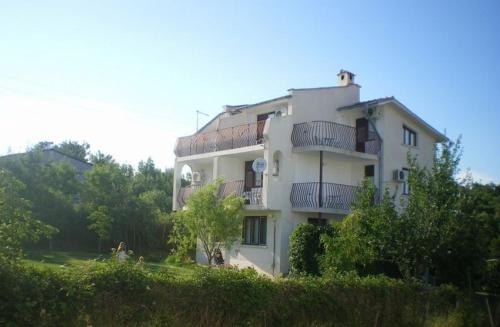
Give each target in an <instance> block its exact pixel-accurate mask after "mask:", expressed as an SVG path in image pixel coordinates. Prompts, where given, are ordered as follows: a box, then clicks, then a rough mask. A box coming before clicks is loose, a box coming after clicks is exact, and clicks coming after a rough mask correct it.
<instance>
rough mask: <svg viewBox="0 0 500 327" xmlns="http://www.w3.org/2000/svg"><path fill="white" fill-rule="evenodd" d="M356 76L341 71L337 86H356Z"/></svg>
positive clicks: (338, 75)
mask: <svg viewBox="0 0 500 327" xmlns="http://www.w3.org/2000/svg"><path fill="white" fill-rule="evenodd" d="M354 76H356V75H354V74H353V73H351V72H349V71H347V70H343V69H341V70H340V72H339V73H338V74H337V85H338V86H347V85H351V84H354Z"/></svg>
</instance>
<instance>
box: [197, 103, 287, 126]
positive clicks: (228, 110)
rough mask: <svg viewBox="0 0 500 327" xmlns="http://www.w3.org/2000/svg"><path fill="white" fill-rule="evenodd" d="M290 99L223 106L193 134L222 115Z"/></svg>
mask: <svg viewBox="0 0 500 327" xmlns="http://www.w3.org/2000/svg"><path fill="white" fill-rule="evenodd" d="M291 97H292V96H291V95H284V96H281V97H278V98H274V99H270V100H266V101H261V102H257V103H253V104H240V105H225V106H224V111H223V112H220V113H218V114H217V115H215V116H214V118H212V119H210V121H208V122H207V123H206V124H205V125H203V126H202V127H200V128H199V129H198V131H197V132H196V133H195V134H197V133H199V132H201V131H202V130H203V129H204V128H205V127H207V126H208V125H210V124H211V123H212V122H213V121H214V120H216V119H217V118H219V117H220V116H221V115H222V114H224V113H231V114H232V113H238V112H240V111H241V110H245V109H249V108H252V107H256V106H260V105H263V104H266V103H271V102H274V101H279V100H284V99H288V98H291Z"/></svg>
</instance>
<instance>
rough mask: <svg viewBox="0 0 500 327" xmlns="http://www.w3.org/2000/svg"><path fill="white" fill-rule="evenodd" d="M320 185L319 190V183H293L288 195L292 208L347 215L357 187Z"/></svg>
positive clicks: (333, 184)
mask: <svg viewBox="0 0 500 327" xmlns="http://www.w3.org/2000/svg"><path fill="white" fill-rule="evenodd" d="M321 184H322V188H321V189H320V183H319V182H309V183H294V184H293V186H292V191H291V193H290V202H291V203H292V208H294V209H300V210H304V211H322V212H331V213H340V214H347V213H348V211H349V208H350V207H351V204H352V203H353V202H354V199H355V196H356V192H357V191H358V189H359V187H358V186H351V185H343V184H335V183H321ZM320 191H321V192H320Z"/></svg>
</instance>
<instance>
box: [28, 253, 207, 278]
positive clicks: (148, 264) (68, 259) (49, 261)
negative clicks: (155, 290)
mask: <svg viewBox="0 0 500 327" xmlns="http://www.w3.org/2000/svg"><path fill="white" fill-rule="evenodd" d="M109 258H110V255H109V254H106V255H104V254H101V255H99V254H97V253H92V252H76V251H68V252H64V251H48V250H46V251H41V250H36V251H27V252H26V256H25V258H24V260H23V262H24V263H25V264H26V265H31V266H35V267H37V268H41V269H64V268H68V267H69V268H78V267H79V266H82V265H85V264H86V263H87V262H89V261H91V260H95V261H97V262H99V261H101V260H104V259H109ZM132 260H136V258H133V259H132ZM144 267H145V268H146V269H147V270H149V271H158V270H161V269H165V268H166V269H167V270H168V271H170V272H172V274H173V275H174V276H175V277H176V278H179V279H189V278H191V277H193V275H194V273H195V271H196V270H197V269H203V268H202V267H200V266H198V265H196V264H194V263H191V264H190V263H186V264H177V263H167V262H165V261H159V262H152V261H148V260H147V259H146V260H145V264H144Z"/></svg>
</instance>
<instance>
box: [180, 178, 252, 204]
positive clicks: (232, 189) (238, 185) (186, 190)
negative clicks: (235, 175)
mask: <svg viewBox="0 0 500 327" xmlns="http://www.w3.org/2000/svg"><path fill="white" fill-rule="evenodd" d="M244 185H245V184H244V181H243V180H237V181H231V182H227V183H222V184H220V185H219V190H218V191H217V197H218V198H220V199H222V198H225V197H226V196H228V195H230V194H235V195H236V196H241V197H243V198H244V199H245V205H253V206H261V205H262V188H261V187H254V188H252V189H250V190H248V191H245V187H244ZM201 187H202V185H189V186H185V187H181V188H180V190H179V193H178V195H177V203H178V204H179V208H182V207H184V206H185V205H186V202H187V200H188V198H189V196H191V194H193V193H194V192H196V191H197V190H199V189H200V188H201Z"/></svg>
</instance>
